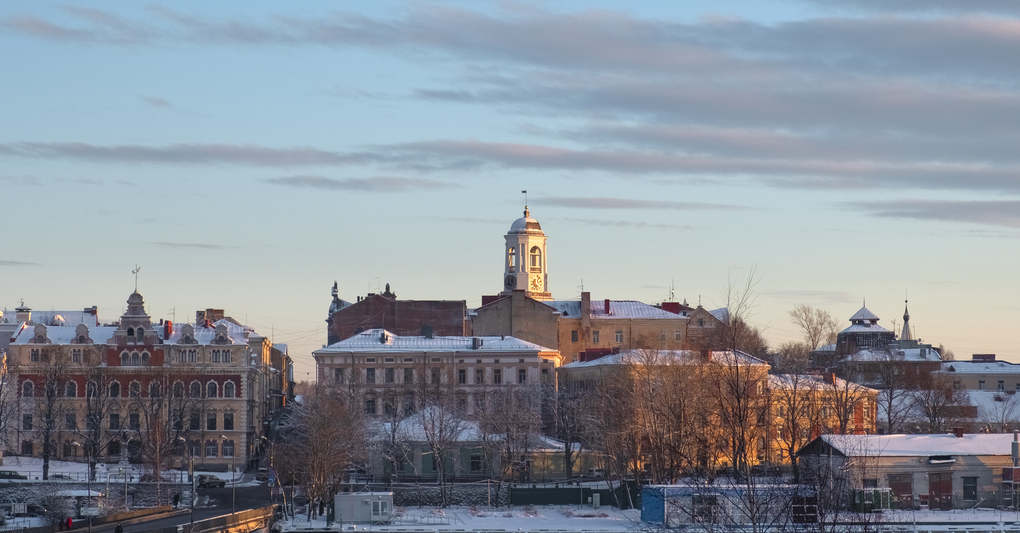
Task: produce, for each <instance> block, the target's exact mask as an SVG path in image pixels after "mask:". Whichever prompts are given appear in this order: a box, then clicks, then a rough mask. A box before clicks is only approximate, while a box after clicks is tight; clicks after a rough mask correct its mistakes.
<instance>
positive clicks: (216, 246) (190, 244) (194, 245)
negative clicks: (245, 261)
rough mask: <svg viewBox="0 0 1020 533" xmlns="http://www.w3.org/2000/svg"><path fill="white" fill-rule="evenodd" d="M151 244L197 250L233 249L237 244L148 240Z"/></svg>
mask: <svg viewBox="0 0 1020 533" xmlns="http://www.w3.org/2000/svg"><path fill="white" fill-rule="evenodd" d="M149 245H151V246H159V247H161V248H193V249H199V250H235V249H238V248H239V247H238V246H229V245H225V244H208V243H196V242H150V243H149Z"/></svg>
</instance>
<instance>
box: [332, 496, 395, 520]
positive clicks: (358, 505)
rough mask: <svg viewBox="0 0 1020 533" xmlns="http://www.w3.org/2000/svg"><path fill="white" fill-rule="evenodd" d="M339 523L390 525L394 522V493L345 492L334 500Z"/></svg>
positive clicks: (334, 508)
mask: <svg viewBox="0 0 1020 533" xmlns="http://www.w3.org/2000/svg"><path fill="white" fill-rule="evenodd" d="M333 510H334V512H335V516H336V519H337V521H338V522H341V523H343V522H346V523H348V524H388V523H390V522H391V521H392V520H393V493H392V492H343V493H340V494H337V495H336V498H335V499H334V507H333Z"/></svg>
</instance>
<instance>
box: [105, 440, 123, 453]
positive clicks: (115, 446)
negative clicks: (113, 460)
mask: <svg viewBox="0 0 1020 533" xmlns="http://www.w3.org/2000/svg"><path fill="white" fill-rule="evenodd" d="M106 455H108V456H110V457H117V456H118V455H120V441H119V440H117V439H111V440H110V444H108V445H107V446H106Z"/></svg>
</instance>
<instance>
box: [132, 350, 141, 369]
mask: <svg viewBox="0 0 1020 533" xmlns="http://www.w3.org/2000/svg"><path fill="white" fill-rule="evenodd" d="M131 366H142V358H141V356H140V355H138V352H132V353H131Z"/></svg>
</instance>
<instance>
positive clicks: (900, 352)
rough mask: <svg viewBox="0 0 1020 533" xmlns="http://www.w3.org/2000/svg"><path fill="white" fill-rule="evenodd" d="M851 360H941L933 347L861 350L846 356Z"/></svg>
mask: <svg viewBox="0 0 1020 533" xmlns="http://www.w3.org/2000/svg"><path fill="white" fill-rule="evenodd" d="M847 358H848V359H849V360H851V361H907V362H918V361H929V362H938V361H941V360H942V356H941V355H939V352H938V350H935V349H934V348H927V347H922V348H903V349H900V348H889V349H888V350H861V351H859V352H857V353H855V354H853V355H850V356H848V357H847Z"/></svg>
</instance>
